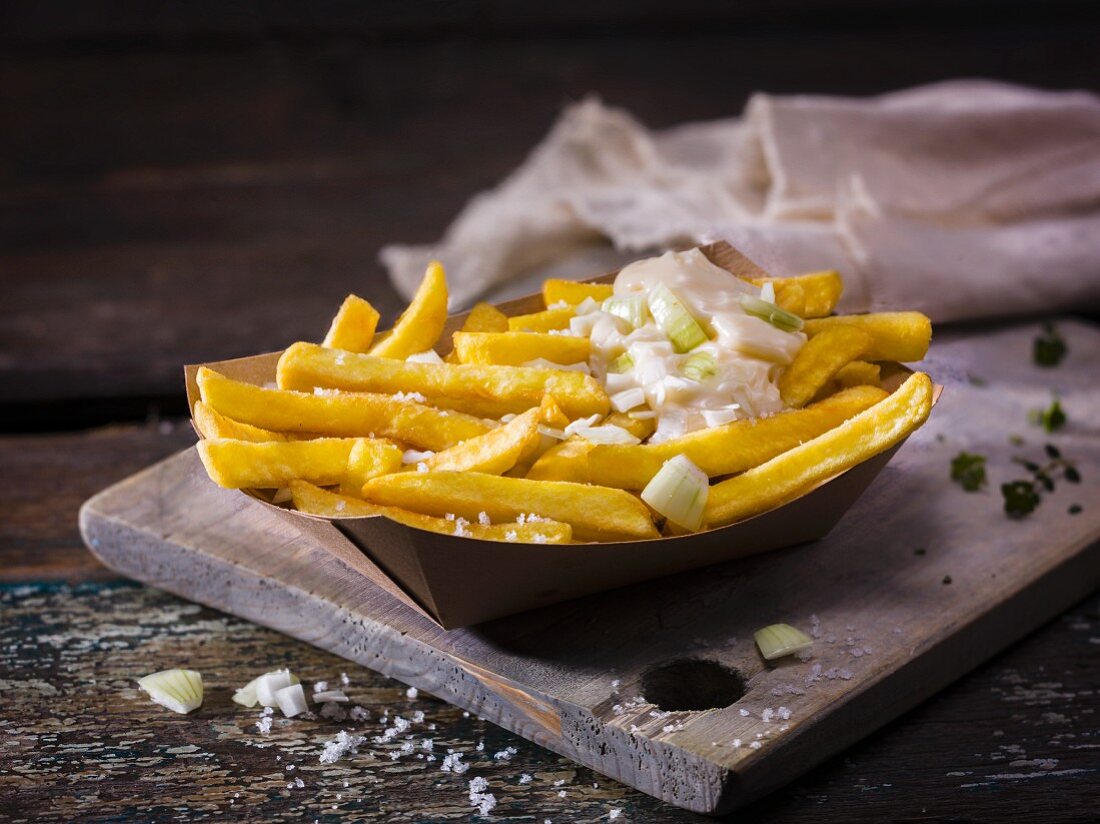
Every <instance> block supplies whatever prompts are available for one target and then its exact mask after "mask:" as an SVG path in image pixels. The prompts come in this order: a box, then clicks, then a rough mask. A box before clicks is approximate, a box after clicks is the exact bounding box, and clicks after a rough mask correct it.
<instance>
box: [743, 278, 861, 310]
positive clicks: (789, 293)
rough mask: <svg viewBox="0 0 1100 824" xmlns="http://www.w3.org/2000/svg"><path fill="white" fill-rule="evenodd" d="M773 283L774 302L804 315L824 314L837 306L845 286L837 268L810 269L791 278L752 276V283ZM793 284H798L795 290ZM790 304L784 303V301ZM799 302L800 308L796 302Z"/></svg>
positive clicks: (761, 284) (757, 284) (760, 284)
mask: <svg viewBox="0 0 1100 824" xmlns="http://www.w3.org/2000/svg"><path fill="white" fill-rule="evenodd" d="M769 282H770V283H772V284H773V285H774V287H775V298H776V302H777V303H778V304H779V306H781V307H782V308H784V309H786V310H787V311H788V312H794V314H796V315H798V316H800V317H803V318H823V317H825V316H826V315H829V314H831V313H832V312H833V310H834V309H835V308H836V304H837V301H839V300H840V294H841V292H842V291H843V289H844V281H843V280H841V277H840V274H839V273H838V272H831V271H830V272H811V273H810V274H808V275H798V276H797V277H792V278H753V279H752V283H753V284H754V285H756V286H763V285H764V284H765V283H769ZM794 287H798V289H797V290H795V289H794ZM785 300H786V301H788V302H790V303H791V304H792V305H791V306H786V305H784V301H785ZM799 302H800V303H801V311H798V308H796V307H797V305H798V303H799Z"/></svg>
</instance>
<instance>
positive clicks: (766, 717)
mask: <svg viewBox="0 0 1100 824" xmlns="http://www.w3.org/2000/svg"><path fill="white" fill-rule="evenodd" d="M774 714H775V711H774V710H773V709H772V708H771V707H765V708H764V711H763V712H762V713H760V720H761V721H763V722H764V723H765V724H770V723H771V720H772V715H774Z"/></svg>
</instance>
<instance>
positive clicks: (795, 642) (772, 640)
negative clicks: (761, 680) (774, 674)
mask: <svg viewBox="0 0 1100 824" xmlns="http://www.w3.org/2000/svg"><path fill="white" fill-rule="evenodd" d="M753 638H755V639H756V646H758V647H760V654H761V655H763V656H764V660H765V661H774V660H775V659H776V658H782V657H783V656H784V655H790V654H792V653H795V652H798V651H799V650H804V649H806V648H807V647H809V646H812V645H813V642H814V641H813V639H812V638H811V637H810V636H809V635H807V634H806V633H804V632H803V631H802V630H800V629H795V628H794V627H792V626H791V625H790V624H772V625H771V626H770V627H764V628H763V629H758V630H757V631H756V632H754V633H753Z"/></svg>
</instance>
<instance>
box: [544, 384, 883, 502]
mask: <svg viewBox="0 0 1100 824" xmlns="http://www.w3.org/2000/svg"><path fill="white" fill-rule="evenodd" d="M884 397H886V393H885V392H884V391H882V390H881V389H877V388H875V387H870V386H859V387H853V388H852V389H846V390H844V391H843V392H838V393H837V394H835V395H833V396H832V397H829V398H826V399H825V400H822V401H819V402H818V403H815V404H811V405H810V406H807V407H806V408H805V409H798V410H792V411H789V412H780V413H778V414H776V415H771V416H770V417H767V418H757V419H755V420H744V421H734V422H733V423H728V424H725V425H724V426H717V427H713V428H711V429H700V430H698V431H696V432H691V433H688V434H687V435H684V436H682V437H680V438H674V439H672V440H669V441H665V442H664V443H660V444H637V445H619V444H606V445H603V444H600V445H597V444H592V443H589V442H588V441H585V440H583V439H576V440H575V441H564V442H563V443H561V444H560V445H559V446H557V447H554V448H552V449H550V450H549V451H547V452H546V453H545V454H543V456H542V457H541V458H539V460H537V461H536V462H535V464H534V466H532V467H531V471H530V472H529V473H528V475H527V477H528V478H535V479H541V480H564V481H574V482H577V483H595V484H601V485H603V486H612V487H617V488H620V489H642V488H644V487H645V485H646V484H648V483H649V482H650V480H652V478H653V476H654V475H656V474H657V472H658V470H659V469H660V468H661V466H662V465H663V464H664V462H665V461H667V460H669V459H670V458H674V457H675V456H676V455H686V456H687V457H688V458H689V459H690V460H691V462H692V463H694V464H695V465H696V466H697V467H699V468H700V469H701V470H703V472H705V473H706V474H707V476H708V477H711V478H715V477H718V476H721V475H731V474H733V473H735V472H744V471H745V470H746V469H750V468H752V467H754V466H758V465H759V464H762V463H764V462H765V461H767V460H770V459H771V458H774V457H775V456H776V455H779V454H780V453H782V452H785V451H787V450H788V449H792V448H794V447H796V446H798V445H799V444H800V443H802V442H803V441H807V440H810V439H811V438H815V437H817V436H818V435H820V434H822V433H823V432H827V431H828V430H830V429H832V428H833V427H835V426H837V425H838V424H840V423H842V422H843V421H845V420H847V419H848V418H850V417H852V416H853V415H856V414H858V413H859V412H862V411H863V410H865V409H867V408H868V407H870V406H872V405H873V404H875V403H877V402H879V401H880V400H882V399H883V398H884Z"/></svg>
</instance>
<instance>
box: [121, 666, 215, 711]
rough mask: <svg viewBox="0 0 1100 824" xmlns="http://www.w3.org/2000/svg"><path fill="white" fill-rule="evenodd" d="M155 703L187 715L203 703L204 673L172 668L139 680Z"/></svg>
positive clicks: (140, 685)
mask: <svg viewBox="0 0 1100 824" xmlns="http://www.w3.org/2000/svg"><path fill="white" fill-rule="evenodd" d="M137 683H138V686H139V687H141V688H142V689H143V690H145V691H146V692H147V693H149V697H150V698H152V699H153V703H155V704H160V705H161V706H162V707H167V708H168V709H170V710H171V711H172V712H178V713H179V714H180V715H187V713H189V712H191V710H193V709H197V708H198V707H199V706H200V705H201V704H202V675H200V674H199V673H198V672H196V671H195V670H186V669H170V670H163V671H161V672H154V673H153V674H152V675H146V676H145V677H144V678H141V679H139V680H138V682H137Z"/></svg>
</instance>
